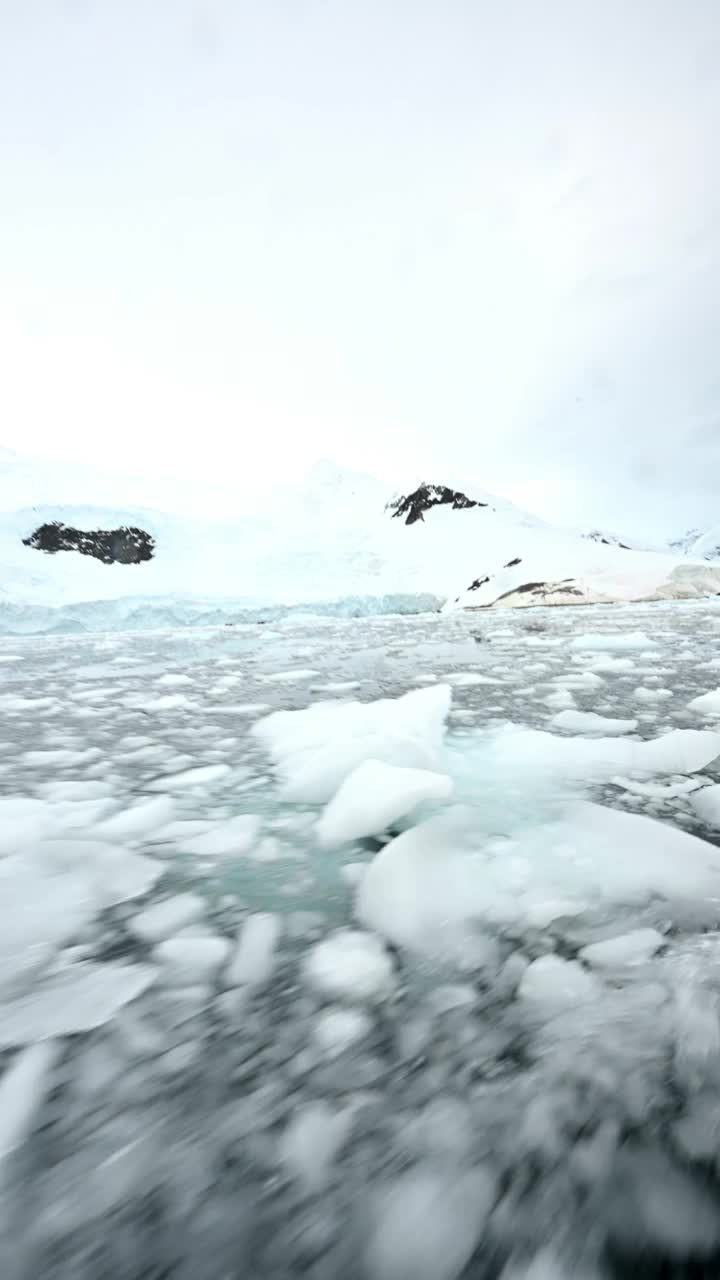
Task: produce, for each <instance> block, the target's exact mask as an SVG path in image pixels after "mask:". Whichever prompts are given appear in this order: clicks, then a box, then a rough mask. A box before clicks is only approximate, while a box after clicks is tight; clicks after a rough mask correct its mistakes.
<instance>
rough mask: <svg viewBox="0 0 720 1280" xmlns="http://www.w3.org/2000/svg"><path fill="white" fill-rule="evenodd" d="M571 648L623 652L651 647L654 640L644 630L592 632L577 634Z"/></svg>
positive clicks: (587, 650) (588, 651)
mask: <svg viewBox="0 0 720 1280" xmlns="http://www.w3.org/2000/svg"><path fill="white" fill-rule="evenodd" d="M570 648H571V649H575V650H578V649H579V650H582V652H583V653H609V652H615V653H621V652H632V651H635V650H638V651H639V650H642V649H651V648H652V642H651V640H650V639H649V637H648V636H646V635H644V634H643V632H642V631H611V632H591V633H589V634H587V635H582V636H575V637H574V638H573V639H572V640H571V641H570Z"/></svg>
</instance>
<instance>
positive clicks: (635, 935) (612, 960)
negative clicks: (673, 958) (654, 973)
mask: <svg viewBox="0 0 720 1280" xmlns="http://www.w3.org/2000/svg"><path fill="white" fill-rule="evenodd" d="M664 945H665V939H664V938H663V936H662V934H661V933H658V931H657V929H632V930H631V931H630V932H629V933H622V934H619V935H618V936H617V937H616V938H606V939H604V941H602V942H591V943H590V944H589V945H588V946H587V947H583V948H582V950H581V951H580V953H579V955H580V959H581V960H584V961H585V964H589V965H590V967H591V969H622V968H625V966H626V965H635V964H644V963H645V962H646V961H647V960H650V958H651V957H652V956H654V955H655V952H656V951H659V950H660V948H661V947H663V946H664Z"/></svg>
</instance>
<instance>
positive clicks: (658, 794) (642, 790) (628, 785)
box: [610, 777, 703, 800]
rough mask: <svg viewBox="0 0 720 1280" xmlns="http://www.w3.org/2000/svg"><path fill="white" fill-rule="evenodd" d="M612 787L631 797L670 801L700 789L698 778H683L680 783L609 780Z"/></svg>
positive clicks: (632, 779)
mask: <svg viewBox="0 0 720 1280" xmlns="http://www.w3.org/2000/svg"><path fill="white" fill-rule="evenodd" d="M610 781H611V782H612V784H613V786H615V787H622V788H623V790H624V791H629V792H630V793H631V794H632V795H636V796H647V797H648V799H649V800H672V799H674V798H675V797H676V796H686V795H689V794H690V792H691V791H697V790H698V788H699V787H702V785H703V783H702V780H701V779H699V778H683V779H682V781H680V782H668V783H662V782H637V781H636V780H635V779H634V778H622V777H617V778H611V779H610Z"/></svg>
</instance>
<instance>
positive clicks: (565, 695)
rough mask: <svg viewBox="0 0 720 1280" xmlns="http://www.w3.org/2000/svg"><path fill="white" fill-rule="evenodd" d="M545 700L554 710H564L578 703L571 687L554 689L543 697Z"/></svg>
mask: <svg viewBox="0 0 720 1280" xmlns="http://www.w3.org/2000/svg"><path fill="white" fill-rule="evenodd" d="M543 702H545V703H546V705H547V706H548V707H550V708H551V709H552V710H553V711H564V710H565V709H566V708H568V709H569V708H571V707H574V706H575V705H576V704H575V699H574V697H573V695H572V692H571V691H570V689H554V690H553V692H552V693H548V694H547V696H546V697H545V698H543Z"/></svg>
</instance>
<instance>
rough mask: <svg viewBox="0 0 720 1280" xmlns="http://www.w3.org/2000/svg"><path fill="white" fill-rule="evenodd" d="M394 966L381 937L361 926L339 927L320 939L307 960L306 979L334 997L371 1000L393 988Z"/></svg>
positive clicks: (316, 988)
mask: <svg viewBox="0 0 720 1280" xmlns="http://www.w3.org/2000/svg"><path fill="white" fill-rule="evenodd" d="M392 976H393V966H392V961H391V959H390V956H389V955H388V953H387V951H386V950H385V947H384V946H383V944H382V942H381V941H380V939H379V938H376V937H374V935H373V934H371V933H364V932H362V931H361V930H359V929H338V930H336V932H335V933H333V934H331V935H330V937H328V938H325V939H323V941H322V942H318V944H317V946H315V947H314V948H313V950H312V951H311V952H310V954H309V955H308V957H307V959H306V961H305V978H306V980H307V981H308V983H309V984H310V986H312V987H314V988H315V990H316V991H318V992H320V993H321V994H322V995H325V996H330V997H332V998H334V999H337V998H338V997H342V996H345V997H347V998H348V999H350V1000H372V999H375V998H377V997H379V996H383V995H386V994H387V993H388V991H389V990H390V987H391V983H392Z"/></svg>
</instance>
